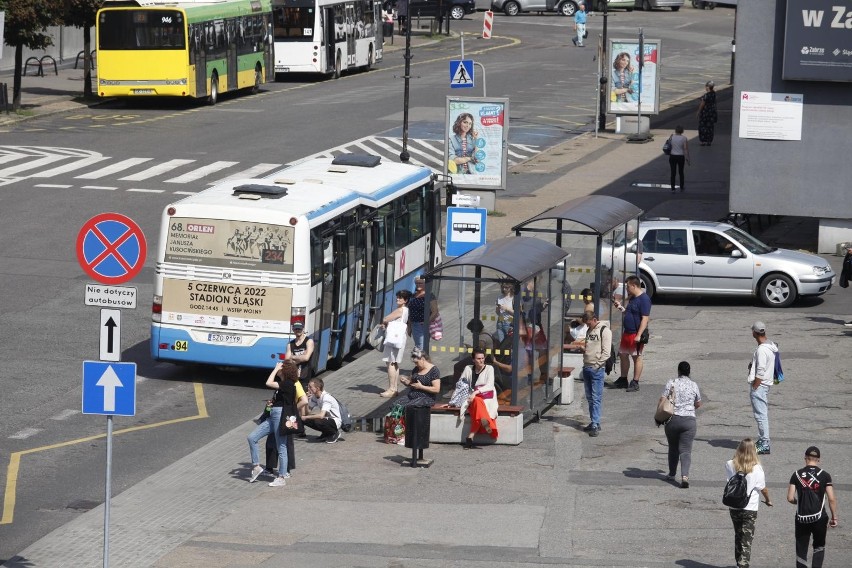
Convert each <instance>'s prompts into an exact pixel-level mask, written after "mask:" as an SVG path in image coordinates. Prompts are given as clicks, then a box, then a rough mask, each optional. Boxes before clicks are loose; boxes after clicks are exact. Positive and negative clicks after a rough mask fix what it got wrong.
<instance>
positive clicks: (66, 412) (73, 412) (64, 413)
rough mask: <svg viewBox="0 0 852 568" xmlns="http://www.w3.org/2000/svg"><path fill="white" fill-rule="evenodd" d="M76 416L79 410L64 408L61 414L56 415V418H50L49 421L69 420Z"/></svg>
mask: <svg viewBox="0 0 852 568" xmlns="http://www.w3.org/2000/svg"><path fill="white" fill-rule="evenodd" d="M78 414H80V411H79V410H76V409H74V408H66V409H65V410H63V411H62V412H60V413H59V414H57V415H56V416H51V417H50V419H51V420H67V419H69V418H71V417H72V416H76V415H78Z"/></svg>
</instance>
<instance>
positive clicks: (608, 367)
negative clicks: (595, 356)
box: [601, 326, 616, 375]
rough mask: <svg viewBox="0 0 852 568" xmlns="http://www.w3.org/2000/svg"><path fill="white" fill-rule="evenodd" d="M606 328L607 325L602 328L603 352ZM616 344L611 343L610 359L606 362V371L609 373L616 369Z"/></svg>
mask: <svg viewBox="0 0 852 568" xmlns="http://www.w3.org/2000/svg"><path fill="white" fill-rule="evenodd" d="M605 329H606V326H603V327H602V328H601V352H603V332H604V330H605ZM615 352H616V349H615V345H611V346H610V349H609V359H607V360H606V363H604V372H605V373H606V374H607V375H608V374H610V373H611V372H612V370H613V369H615Z"/></svg>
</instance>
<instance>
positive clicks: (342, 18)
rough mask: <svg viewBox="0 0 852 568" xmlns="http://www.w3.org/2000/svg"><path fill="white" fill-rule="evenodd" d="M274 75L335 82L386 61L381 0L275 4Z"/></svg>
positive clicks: (285, 1)
mask: <svg viewBox="0 0 852 568" xmlns="http://www.w3.org/2000/svg"><path fill="white" fill-rule="evenodd" d="M272 36H273V40H274V42H275V72H276V73H323V74H328V75H332V76H333V77H334V78H335V79H336V78H338V77H340V73H342V72H343V71H348V70H352V69H356V68H363V69H369V68H370V67H372V66H373V64H374V63H376V62H378V61H381V60H382V43H383V40H382V7H381V2H379V1H377V0H346V1H341V0H274V1H273V2H272Z"/></svg>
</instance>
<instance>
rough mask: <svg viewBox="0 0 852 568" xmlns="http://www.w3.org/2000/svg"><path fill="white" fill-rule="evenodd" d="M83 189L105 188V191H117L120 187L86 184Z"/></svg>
mask: <svg viewBox="0 0 852 568" xmlns="http://www.w3.org/2000/svg"><path fill="white" fill-rule="evenodd" d="M83 189H103V190H105V191H115V190H116V189H118V188H117V187H110V186H108V185H84V186H83Z"/></svg>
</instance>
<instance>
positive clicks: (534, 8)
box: [491, 0, 581, 16]
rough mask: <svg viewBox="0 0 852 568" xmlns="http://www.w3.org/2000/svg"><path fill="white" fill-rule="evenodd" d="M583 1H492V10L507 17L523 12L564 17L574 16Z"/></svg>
mask: <svg viewBox="0 0 852 568" xmlns="http://www.w3.org/2000/svg"><path fill="white" fill-rule="evenodd" d="M580 1H581V0H576V1H575V0H491V10H493V11H494V12H503V13H504V14H506V15H507V16H517V15H518V14H520V13H521V12H559V13H560V14H562V15H563V16H573V15H574V13H575V12H576V11H577V4H578V3H579V2H580Z"/></svg>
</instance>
